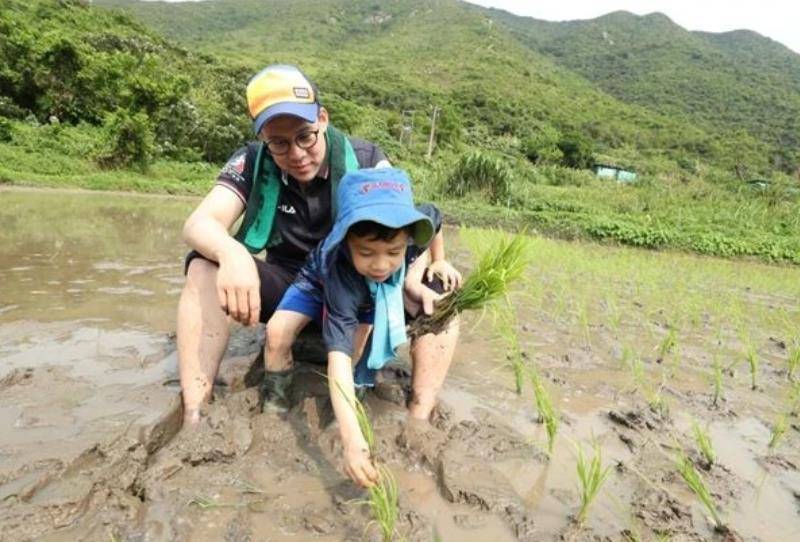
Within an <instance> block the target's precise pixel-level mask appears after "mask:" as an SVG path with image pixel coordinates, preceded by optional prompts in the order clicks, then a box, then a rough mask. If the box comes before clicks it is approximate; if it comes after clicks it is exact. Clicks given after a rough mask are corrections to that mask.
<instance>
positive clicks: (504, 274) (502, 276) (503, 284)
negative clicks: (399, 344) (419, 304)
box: [408, 234, 529, 337]
mask: <svg viewBox="0 0 800 542" xmlns="http://www.w3.org/2000/svg"><path fill="white" fill-rule="evenodd" d="M528 247H529V241H528V239H527V237H526V236H525V235H523V234H519V235H514V236H513V237H505V238H503V239H501V240H500V241H499V242H498V243H497V244H496V245H495V246H494V247H492V248H489V249H488V250H486V252H484V253H483V254H482V255H481V257H480V259H479V261H478V265H477V266H476V267H475V269H473V271H472V272H471V273H470V274H469V276H468V277H467V279H466V280H465V281H464V285H463V286H462V287H461V288H459V289H458V290H456V291H454V292H452V293H450V294H448V295H446V296H445V297H443V298H442V299H440V300H439V301H438V302H437V303H436V305H435V306H434V309H433V314H431V315H425V316H421V317H419V318H417V319H416V320H414V321H413V322H412V324H411V325H410V326H409V330H408V333H409V335H410V336H411V337H419V336H422V335H424V334H426V333H440V332H441V331H442V330H444V329H445V327H446V326H447V324H448V323H449V322H450V320H452V319H453V318H454V317H455V316H456V315H457V314H459V313H460V312H463V311H465V310H474V309H481V308H484V307H486V306H488V305H489V304H491V303H492V302H494V301H497V300H498V299H501V298H502V297H503V296H504V295H505V294H506V293H507V292H508V289H509V286H510V285H511V283H512V282H514V281H516V280H517V279H519V278H520V277H521V276H522V273H523V272H524V271H525V268H526V267H527V265H528V255H527V252H528Z"/></svg>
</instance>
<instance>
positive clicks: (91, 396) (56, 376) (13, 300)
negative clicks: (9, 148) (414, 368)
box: [0, 191, 800, 541]
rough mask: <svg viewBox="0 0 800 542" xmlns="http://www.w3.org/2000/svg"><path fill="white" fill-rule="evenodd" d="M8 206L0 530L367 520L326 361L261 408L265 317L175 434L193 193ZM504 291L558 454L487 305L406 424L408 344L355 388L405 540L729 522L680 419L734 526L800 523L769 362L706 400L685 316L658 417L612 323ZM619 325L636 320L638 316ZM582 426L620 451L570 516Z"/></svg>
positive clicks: (299, 536) (358, 531)
mask: <svg viewBox="0 0 800 542" xmlns="http://www.w3.org/2000/svg"><path fill="white" fill-rule="evenodd" d="M0 203H1V204H0V256H2V257H1V258H0V423H2V427H3V432H2V437H0V503H1V504H0V540H28V539H37V540H59V541H60V540H109V539H116V540H198V541H206V540H208V541H216V540H231V541H239V540H241V541H244V540H309V539H314V540H361V539H365V538H366V539H371V540H377V539H378V538H379V537H378V536H377V532H376V530H375V529H373V528H369V527H368V524H369V521H370V518H369V514H368V511H367V510H366V509H365V507H363V506H362V505H360V504H358V501H359V500H360V499H363V498H364V494H363V493H362V492H360V491H359V490H357V489H356V488H354V487H353V486H352V484H351V483H350V482H349V481H348V480H346V479H345V478H344V477H343V476H342V475H341V474H340V472H339V471H338V469H337V466H338V461H339V457H340V452H341V451H340V448H339V444H338V441H337V430H336V428H335V427H334V426H333V425H332V424H331V423H330V420H331V412H330V407H329V404H328V402H327V399H326V397H325V395H326V393H325V385H324V382H322V381H321V380H320V377H319V376H318V374H317V371H318V368H317V367H316V366H314V365H309V364H304V365H302V367H301V370H302V373H301V376H300V378H299V382H298V384H297V386H295V395H294V398H293V399H294V404H295V407H294V408H293V409H292V411H291V412H290V413H289V414H288V415H287V416H285V417H279V416H277V415H262V414H260V413H259V412H258V408H257V393H256V391H255V390H254V389H253V388H252V387H248V386H247V383H251V382H252V378H251V377H250V376H248V370H249V368H250V365H251V362H252V360H253V358H254V356H255V354H256V352H257V350H258V344H259V342H260V340H261V339H260V336H259V334H258V333H257V332H256V333H254V332H252V331H246V330H241V329H239V330H237V331H236V333H235V335H234V340H233V341H232V345H231V348H230V349H229V352H228V355H227V359H226V362H225V364H224V366H223V372H222V374H221V378H220V382H219V385H218V386H217V390H216V392H215V393H216V400H215V402H214V403H213V404H212V405H210V406H209V407H208V409H207V410H206V412H205V418H204V421H203V423H202V424H201V427H200V428H199V430H197V431H195V432H192V433H185V432H178V421H179V419H180V410H179V401H178V400H177V389H176V387H175V384H174V382H175V378H176V367H175V354H174V337H173V335H172V331H173V330H174V313H175V307H176V303H177V297H178V295H179V292H180V287H181V284H182V257H183V254H184V252H185V249H184V247H183V245H182V244H181V242H180V240H179V238H178V232H179V230H180V224H181V223H182V221H183V218H184V217H185V216H186V214H187V213H188V211H189V210H190V209H191V207H192V205H193V203H194V202H193V201H190V200H177V199H169V198H153V197H138V196H131V195H113V194H97V193H75V192H72V193H59V192H32V191H0ZM448 234H449V235H448V247H449V250H450V254H451V257H452V258H453V259H454V260H455V261H456V262H458V263H459V264H460V265H461V266H462V267H464V268H467V267H468V266H469V265H470V262H471V260H470V257H469V256H468V253H467V251H466V250H465V249H462V248H460V246H459V239H458V233H457V232H455V231H452V232H448ZM544 287H545V288H546V287H547V285H544ZM741 293H742V294H744V292H741ZM734 294H735V293H734ZM748 294H751V292H748ZM752 294H753V295H756V294H758V292H752ZM519 300H520V301H519V304H518V312H519V315H520V320H521V321H522V322H524V323H523V325H522V326H521V328H520V329H519V333H520V336H521V338H522V342H523V346H524V348H525V350H526V352H528V353H529V355H530V357H531V358H533V357H534V354H535V360H536V366H537V369H538V370H539V372H540V374H542V375H543V377H544V378H545V382H546V385H547V386H548V389H550V390H551V393H552V394H553V400H554V402H555V403H556V405H557V406H558V408H559V409H560V410H561V427H560V433H559V438H558V439H557V440H556V443H555V448H554V453H553V454H552V456H551V457H550V458H548V457H547V455H546V454H545V453H544V451H543V450H544V449H545V448H546V435H545V432H544V428H543V426H542V425H541V424H540V423H538V420H537V412H536V408H535V403H534V401H533V398H532V395H531V393H530V387H528V388H527V389H526V391H525V393H524V394H523V395H522V396H521V397H519V396H517V395H516V394H515V393H514V391H513V382H512V378H511V373H510V370H509V369H508V368H507V367H506V365H505V359H504V354H503V352H504V348H503V345H502V343H501V342H500V341H499V339H498V338H497V337H496V336H495V334H494V333H493V332H492V324H491V322H490V321H489V320H490V319H488V318H483V319H481V318H478V317H476V316H475V315H471V316H468V317H467V318H466V319H465V322H464V327H463V338H462V341H461V343H460V346H459V349H458V353H457V357H456V361H455V364H454V367H453V370H452V371H451V375H450V377H449V378H448V381H447V383H446V387H445V389H444V390H443V392H442V396H441V398H442V405H441V408H440V409H439V410H438V411H437V413H436V416H435V418H434V420H433V425H432V426H429V425H425V424H422V425H419V424H408V423H406V420H405V416H404V409H403V407H402V404H403V401H404V400H405V393H406V387H407V385H408V377H407V374H406V373H403V371H402V370H403V368H404V367H405V366H406V364H405V363H404V362H403V361H402V360H401V362H400V363H398V364H397V366H396V367H395V369H393V370H392V371H387V372H386V373H385V374H384V379H383V382H382V383H381V384H380V385H379V387H378V388H377V389H376V391H375V393H372V394H370V395H369V396H368V399H367V404H368V407H369V409H370V413H371V417H372V419H373V423H374V425H375V426H376V431H377V435H378V439H379V450H380V455H381V457H382V458H383V461H384V462H385V463H386V464H387V465H388V466H389V467H390V468H391V469H392V471H393V472H394V473H395V475H396V477H397V478H398V481H399V484H400V493H401V497H400V518H399V532H400V534H401V535H402V536H403V537H405V538H406V539H409V540H432V539H434V537H435V536H438V537H439V538H440V539H441V540H444V541H451V540H453V541H462V540H475V541H479V540H480V541H483V540H496V541H502V540H552V539H568V540H588V539H602V540H627V539H631V537H635V536H638V539H641V540H650V539H656V536H657V535H658V534H659V533H662V534H665V535H667V536H668V537H669V538H671V539H673V540H706V539H714V538H718V539H720V540H721V539H723V537H722V535H718V534H715V533H714V531H713V529H712V528H711V526H710V523H709V522H708V520H707V518H706V514H705V513H704V511H703V509H702V508H701V507H700V506H699V505H698V504H696V501H695V500H694V498H693V497H692V495H691V494H690V493H689V492H688V490H686V488H685V486H684V485H683V484H682V481H681V480H680V478H679V477H678V476H677V475H676V473H675V470H674V468H673V467H672V462H673V457H674V451H675V447H676V446H681V447H684V448H686V449H687V450H692V449H693V445H692V442H691V439H690V437H689V436H688V435H690V425H691V420H692V419H699V420H701V421H704V422H707V423H709V431H710V434H711V437H712V440H713V441H714V442H715V444H716V449H717V453H718V457H719V459H718V463H717V464H716V465H714V466H713V467H711V468H710V469H709V470H708V471H702V473H703V476H704V478H705V479H706V481H707V483H708V484H709V486H710V487H711V491H712V494H713V495H714V497H715V499H716V500H717V501H718V503H719V505H720V507H721V509H722V510H723V511H724V515H725V519H726V520H727V521H729V522H730V524H731V526H732V527H733V528H734V529H735V532H736V534H735V535H729V536H730V537H732V538H730V539H736V537H739V538H742V539H745V540H765V541H767V540H769V541H772V540H795V539H797V538H798V536H800V531H799V529H800V515H799V511H800V500H798V499H800V476H799V475H798V471H797V465H800V457H799V455H800V454H798V443H799V442H800V439H798V434H797V429H796V427H797V425H795V426H794V427H790V429H789V430H788V433H787V436H786V440H785V442H784V443H783V444H782V446H781V447H780V448H779V449H778V450H776V451H774V452H770V453H767V451H766V444H767V442H768V440H769V438H770V425H769V419H770V418H769V416H770V414H769V413H770V412H771V411H772V410H771V407H772V406H774V403H775V397H777V395H778V391H777V390H779V386H778V384H779V382H780V381H781V379H782V378H783V376H782V375H781V374H780V372H779V371H776V370H770V368H769V366H768V367H767V368H765V369H764V374H763V376H762V381H761V382H762V386H763V387H764V389H765V391H766V393H761V394H760V395H753V394H750V393H748V392H746V391H742V389H743V388H735V389H731V390H729V391H728V394H727V396H726V401H725V402H724V404H723V406H722V408H719V409H709V407H708V402H709V399H708V387H709V386H708V383H707V381H706V380H705V379H706V373H705V372H703V371H702V370H701V369H700V368H699V367H701V366H702V365H703V363H705V362H707V360H706V359H705V358H704V356H705V354H704V349H703V341H704V340H705V339H704V336H703V334H702V333H700V334H699V335H698V336H697V337H695V338H693V339H692V341H691V342H690V341H688V340H687V341H686V343H685V344H684V345H682V347H683V353H684V359H683V362H682V363H683V366H682V370H680V371H675V372H674V373H672V375H671V378H670V380H669V382H668V384H667V385H666V386H665V388H664V390H663V391H664V395H665V397H666V398H667V400H668V402H669V404H670V413H669V415H668V416H661V415H660V414H658V413H656V412H654V411H653V410H651V409H650V408H649V407H648V405H647V403H646V402H645V401H644V400H643V399H642V398H641V394H639V393H637V390H636V389H635V385H634V384H632V382H631V380H630V377H629V376H628V373H627V372H626V371H625V370H624V369H623V368H622V367H621V364H620V360H619V358H620V354H619V350H620V344H621V343H622V342H623V341H621V340H620V339H619V338H618V337H617V332H614V333H612V332H611V331H609V329H607V328H604V327H602V326H593V327H592V329H591V336H592V340H591V343H590V344H585V343H584V342H583V341H582V340H581V338H580V337H581V335H580V334H577V333H575V331H574V330H569V329H566V328H565V326H563V325H562V324H561V323H559V322H557V321H555V320H554V319H552V318H548V317H545V316H544V313H543V312H542V311H541V310H540V308H539V307H534V306H530V303H527V302H525V301H524V297H522V296H520V297H519ZM776 302H780V303H786V300H776ZM790 303H791V300H790ZM625 333H627V334H628V335H629V336H628V337H625V341H624V342H625V343H626V344H630V343H631V341H636V340H637V339H639V340H643V337H642V334H643V333H644V330H643V329H640V328H637V327H635V326H632V327H630V328H629V329H626V330H625ZM709 334H711V332H710V331H709ZM780 355H781V353H780V352H778V351H775V352H771V353H767V354H765V356H766V357H767V361H770V359H769V358H770V356H772V357H774V358H775V359H777V358H778V357H780ZM646 361H651V363H650V364H649V365H648V366H650V365H654V362H652V360H646ZM794 423H795V424H796V423H797V422H796V420H795V422H794ZM591 438H594V439H596V440H597V441H598V442H600V443H601V445H602V449H603V462H604V464H606V465H610V466H612V470H611V472H610V475H609V479H608V482H607V483H606V485H605V486H604V488H603V490H602V491H601V492H600V495H599V496H598V498H597V500H596V501H595V503H594V504H593V507H592V509H591V513H590V515H589V517H588V520H587V521H586V525H585V526H584V527H583V528H582V529H578V528H577V527H576V526H575V525H574V524H573V523H572V520H571V518H572V517H573V516H574V515H575V514H576V513H577V510H578V503H579V497H578V492H577V490H576V483H577V480H576V475H575V451H574V444H573V443H575V442H584V443H585V442H586V441H588V440H589V439H591ZM626 533H628V534H626ZM633 539H636V538H633Z"/></svg>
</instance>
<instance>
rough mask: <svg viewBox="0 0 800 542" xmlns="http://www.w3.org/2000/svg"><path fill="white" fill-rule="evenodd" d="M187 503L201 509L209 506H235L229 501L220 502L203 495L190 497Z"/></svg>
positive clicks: (209, 507)
mask: <svg viewBox="0 0 800 542" xmlns="http://www.w3.org/2000/svg"><path fill="white" fill-rule="evenodd" d="M187 504H190V505H192V504H193V505H195V506H197V507H200V508H202V509H203V510H207V509H211V508H229V507H232V506H236V505H235V504H229V503H222V502H219V501H216V500H214V499H206V498H205V497H195V498H193V499H191V500H190V501H189V502H188V503H187Z"/></svg>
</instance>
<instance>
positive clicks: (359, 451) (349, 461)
mask: <svg viewBox="0 0 800 542" xmlns="http://www.w3.org/2000/svg"><path fill="white" fill-rule="evenodd" d="M344 472H345V473H346V474H347V475H348V476H349V477H350V478H351V479H352V480H353V481H354V482H355V483H357V484H358V485H360V486H361V487H370V486H372V485H374V484H376V483H377V482H378V471H377V469H376V468H375V465H374V464H373V463H372V458H371V457H370V454H369V448H367V443H366V442H363V443H354V444H353V445H350V446H345V449H344Z"/></svg>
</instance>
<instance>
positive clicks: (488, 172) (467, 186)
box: [444, 151, 514, 204]
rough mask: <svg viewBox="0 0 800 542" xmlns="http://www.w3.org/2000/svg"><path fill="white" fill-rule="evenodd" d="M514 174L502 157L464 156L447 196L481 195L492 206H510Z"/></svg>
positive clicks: (477, 153)
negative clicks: (500, 204) (495, 204)
mask: <svg viewBox="0 0 800 542" xmlns="http://www.w3.org/2000/svg"><path fill="white" fill-rule="evenodd" d="M513 180H514V172H513V171H512V170H511V168H510V167H509V166H508V164H507V163H506V162H505V161H504V160H503V159H502V158H500V157H498V156H495V155H493V154H490V153H486V152H481V151H472V152H470V153H468V154H465V155H462V156H461V158H460V159H459V160H458V162H457V163H456V165H455V168H454V169H453V171H452V173H451V174H450V176H449V177H448V179H447V181H446V182H445V186H444V188H445V190H446V195H451V196H459V197H461V196H465V195H466V194H468V193H470V192H479V193H481V194H483V195H485V196H487V199H488V200H489V201H490V202H491V203H502V204H506V203H507V202H508V198H509V194H510V192H511V190H510V188H511V183H512V182H513Z"/></svg>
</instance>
